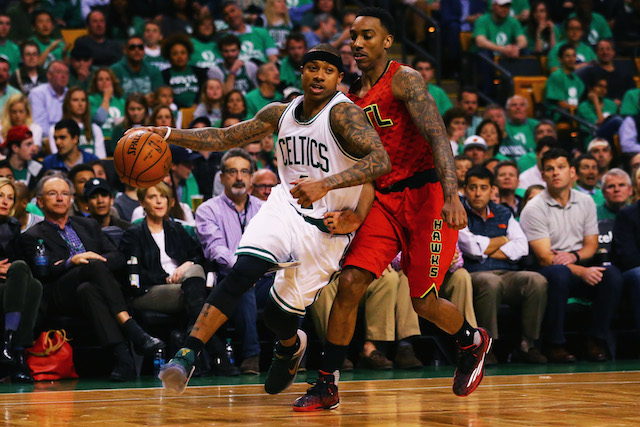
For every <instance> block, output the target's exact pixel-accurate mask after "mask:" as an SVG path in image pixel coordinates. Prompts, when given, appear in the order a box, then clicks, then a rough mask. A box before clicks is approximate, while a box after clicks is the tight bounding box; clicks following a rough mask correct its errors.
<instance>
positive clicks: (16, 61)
mask: <svg viewBox="0 0 640 427" xmlns="http://www.w3.org/2000/svg"><path fill="white" fill-rule="evenodd" d="M0 58H4V59H6V60H7V61H9V73H12V74H13V72H14V71H15V70H17V69H18V65H20V61H22V58H20V48H19V47H18V45H17V44H15V43H14V42H12V41H11V40H7V41H5V42H4V44H0Z"/></svg>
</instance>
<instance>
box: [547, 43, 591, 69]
mask: <svg viewBox="0 0 640 427" xmlns="http://www.w3.org/2000/svg"><path fill="white" fill-rule="evenodd" d="M565 44H567V42H566V41H563V42H559V43H556V45H555V46H554V47H553V48H551V50H550V51H549V55H547V58H548V59H547V68H548V69H549V71H551V69H552V68H556V67H560V59H559V58H558V51H559V50H560V47H561V46H563V45H565ZM576 56H577V57H578V62H589V61H596V60H597V59H598V57H597V56H596V54H595V52H594V51H593V49H591V47H590V46H588V45H586V44H584V43H583V42H579V43H578V47H577V48H576Z"/></svg>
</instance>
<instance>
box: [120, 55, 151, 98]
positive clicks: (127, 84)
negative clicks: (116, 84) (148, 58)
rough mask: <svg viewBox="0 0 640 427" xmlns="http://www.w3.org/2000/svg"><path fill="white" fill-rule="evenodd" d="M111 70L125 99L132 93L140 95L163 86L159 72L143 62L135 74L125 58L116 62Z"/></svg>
mask: <svg viewBox="0 0 640 427" xmlns="http://www.w3.org/2000/svg"><path fill="white" fill-rule="evenodd" d="M111 69H112V70H113V72H114V73H115V74H116V76H117V77H118V80H120V85H121V86H122V90H123V92H124V95H123V96H124V97H125V98H126V97H127V95H129V94H131V93H134V92H140V93H142V94H147V93H150V92H153V91H154V90H156V89H157V88H158V87H159V86H162V85H163V84H164V83H163V81H162V75H161V74H160V72H159V71H158V70H156V69H155V68H154V67H152V66H151V65H150V64H149V63H147V62H145V61H142V68H140V71H139V72H137V73H134V72H133V71H132V70H131V68H130V67H129V64H128V63H127V59H126V58H122V59H121V60H120V61H118V62H116V63H115V64H114V65H112V66H111Z"/></svg>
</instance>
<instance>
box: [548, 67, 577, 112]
mask: <svg viewBox="0 0 640 427" xmlns="http://www.w3.org/2000/svg"><path fill="white" fill-rule="evenodd" d="M583 92H584V83H582V80H580V78H579V77H578V76H577V75H576V74H575V73H571V74H566V73H565V72H564V71H562V69H561V68H559V69H557V70H556V71H554V72H553V73H551V75H550V76H549V79H547V87H546V89H545V100H549V101H567V102H568V103H569V104H571V105H575V106H577V105H578V101H579V100H580V97H581V96H582V93H583Z"/></svg>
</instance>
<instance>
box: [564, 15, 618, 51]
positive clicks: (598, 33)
mask: <svg viewBox="0 0 640 427" xmlns="http://www.w3.org/2000/svg"><path fill="white" fill-rule="evenodd" d="M574 16H576V13H575V12H573V13H572V14H571V15H569V18H573V17H574ZM585 32H587V30H586V29H585ZM612 37H613V34H612V32H611V27H609V23H608V22H607V20H606V19H605V17H604V16H602V15H600V14H599V13H596V12H592V13H591V27H590V28H589V31H588V35H587V40H588V41H589V44H590V45H591V46H595V45H597V44H598V41H600V40H602V39H610V38H612Z"/></svg>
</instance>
